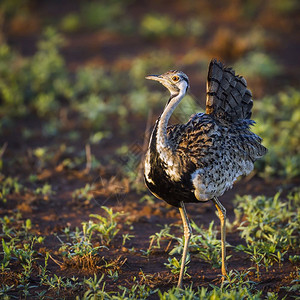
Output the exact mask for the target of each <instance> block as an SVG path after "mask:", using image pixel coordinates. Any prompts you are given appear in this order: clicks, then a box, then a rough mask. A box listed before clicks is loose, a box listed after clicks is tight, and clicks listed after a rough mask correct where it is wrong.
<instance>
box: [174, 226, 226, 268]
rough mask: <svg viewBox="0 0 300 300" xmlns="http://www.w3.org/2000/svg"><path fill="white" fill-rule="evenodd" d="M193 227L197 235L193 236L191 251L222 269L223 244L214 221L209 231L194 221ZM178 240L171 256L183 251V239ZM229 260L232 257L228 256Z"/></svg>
mask: <svg viewBox="0 0 300 300" xmlns="http://www.w3.org/2000/svg"><path fill="white" fill-rule="evenodd" d="M191 226H192V228H193V231H194V232H195V233H193V234H192V236H191V239H190V243H189V249H190V251H191V252H193V253H196V255H197V256H198V257H200V258H201V259H203V260H204V261H206V262H208V263H210V264H212V266H213V267H215V268H218V267H220V266H221V242H220V240H219V239H217V234H218V231H217V230H216V229H214V221H212V222H211V223H210V224H209V227H208V229H204V228H203V227H199V226H197V225H196V224H195V222H194V221H192V222H191ZM176 240H177V241H178V242H179V244H178V245H177V246H175V247H174V248H173V250H172V251H171V252H170V255H173V254H175V253H182V251H183V239H181V238H176ZM229 258H230V256H227V259H229Z"/></svg>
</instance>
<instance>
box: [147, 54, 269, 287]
mask: <svg viewBox="0 0 300 300" xmlns="http://www.w3.org/2000/svg"><path fill="white" fill-rule="evenodd" d="M146 78H147V79H151V80H156V81H158V82H160V83H161V84H163V85H164V86H165V87H166V88H167V89H168V90H169V91H170V94H171V96H170V99H169V101H168V103H167V105H166V107H165V109H164V111H163V113H162V114H161V116H160V117H159V118H158V120H157V121H156V124H155V126H154V128H153V131H152V135H151V138H150V143H149V148H148V151H147V154H146V158H145V182H146V184H147V186H148V188H149V189H150V191H151V192H152V193H153V194H154V195H155V196H156V197H157V198H159V199H162V200H164V201H166V202H167V203H169V204H171V205H173V206H176V207H179V211H180V214H181V217H182V221H183V228H184V250H183V255H182V261H181V271H180V275H179V280H178V287H182V279H183V273H184V267H185V261H186V256H187V252H188V244H189V239H190V237H191V226H190V223H189V220H188V217H187V214H186V211H185V206H184V203H189V202H205V201H208V200H212V201H213V203H214V204H215V206H216V208H217V210H218V213H219V218H220V221H221V245H222V275H223V278H224V276H225V275H226V266H225V258H226V250H225V221H226V210H225V208H224V207H223V206H222V204H221V203H220V202H219V200H218V197H219V196H221V195H223V193H224V192H225V191H226V190H227V189H229V188H231V187H232V185H233V183H234V181H235V180H236V179H237V178H238V177H239V176H240V175H247V174H249V173H250V172H251V171H252V170H253V163H254V161H255V160H256V159H258V158H260V157H262V156H263V155H264V154H265V153H266V152H267V149H266V148H265V147H264V146H262V145H261V138H260V137H259V136H257V135H256V134H254V133H253V132H251V131H250V125H253V124H254V121H252V120H250V117H251V109H252V106H253V101H252V99H251V97H252V94H251V92H250V90H248V89H247V82H246V80H245V79H244V78H243V77H241V76H237V75H235V72H234V71H233V70H232V69H231V68H226V67H225V66H224V65H223V64H222V63H221V62H218V61H216V60H212V61H211V63H210V65H209V71H208V78H207V96H206V112H205V113H197V114H195V115H192V116H191V118H190V120H189V121H188V122H187V123H186V124H178V125H171V126H168V121H169V119H170V117H171V115H172V113H173V111H174V109H175V108H176V107H177V105H178V104H179V103H180V101H181V100H182V98H183V97H184V96H185V94H186V92H187V90H188V88H189V80H188V77H187V75H186V74H184V73H183V72H181V71H169V72H167V73H164V74H162V75H151V76H148V77H146Z"/></svg>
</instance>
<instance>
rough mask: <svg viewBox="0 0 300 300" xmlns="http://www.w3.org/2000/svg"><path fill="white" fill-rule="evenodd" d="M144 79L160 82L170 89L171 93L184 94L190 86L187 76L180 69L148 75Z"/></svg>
mask: <svg viewBox="0 0 300 300" xmlns="http://www.w3.org/2000/svg"><path fill="white" fill-rule="evenodd" d="M146 79H150V80H156V81H158V82H160V83H161V84H162V85H163V86H165V87H166V88H167V89H168V90H169V91H170V93H171V95H176V94H179V93H183V94H185V93H186V92H187V90H188V88H189V86H190V84H189V78H188V77H187V75H186V74H184V73H183V72H181V71H168V72H166V73H164V74H161V75H149V76H147V77H146Z"/></svg>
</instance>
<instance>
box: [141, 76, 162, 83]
mask: <svg viewBox="0 0 300 300" xmlns="http://www.w3.org/2000/svg"><path fill="white" fill-rule="evenodd" d="M145 78H146V79H149V80H155V81H159V82H161V80H162V77H161V75H149V76H146V77H145Z"/></svg>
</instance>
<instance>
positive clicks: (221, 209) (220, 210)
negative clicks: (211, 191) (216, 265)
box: [213, 197, 227, 281]
mask: <svg viewBox="0 0 300 300" xmlns="http://www.w3.org/2000/svg"><path fill="white" fill-rule="evenodd" d="M213 202H214V204H215V206H216V208H217V210H218V213H219V218H220V222H221V246H222V275H223V277H222V281H223V280H224V278H225V276H227V271H226V264H225V260H226V248H225V241H226V209H225V207H224V206H223V205H222V204H221V203H220V201H219V200H218V199H217V198H216V197H215V198H213Z"/></svg>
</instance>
